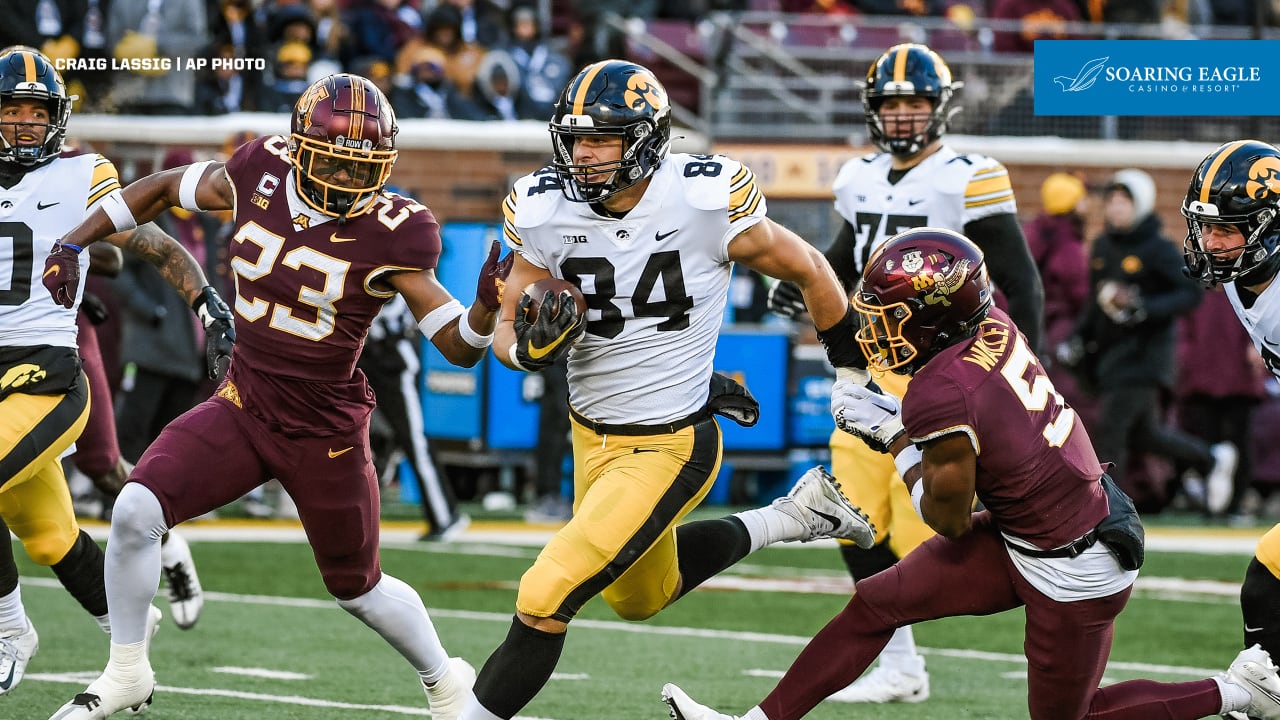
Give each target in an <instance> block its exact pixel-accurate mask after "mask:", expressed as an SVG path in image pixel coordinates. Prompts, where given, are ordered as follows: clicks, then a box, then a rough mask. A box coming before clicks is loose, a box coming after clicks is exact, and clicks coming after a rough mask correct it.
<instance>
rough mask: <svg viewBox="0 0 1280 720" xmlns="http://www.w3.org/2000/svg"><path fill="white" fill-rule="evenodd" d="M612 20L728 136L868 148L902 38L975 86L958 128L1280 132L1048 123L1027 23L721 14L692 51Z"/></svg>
mask: <svg viewBox="0 0 1280 720" xmlns="http://www.w3.org/2000/svg"><path fill="white" fill-rule="evenodd" d="M612 22H613V23H614V27H615V28H617V29H618V30H619V31H621V32H625V33H626V35H627V38H628V44H629V47H631V48H633V49H635V50H636V51H637V54H639V55H640V56H641V57H640V58H639V59H640V60H641V61H643V60H644V59H649V58H660V59H661V60H662V61H663V62H665V63H666V64H667V67H666V68H665V69H666V70H667V73H668V75H669V74H672V73H684V74H685V75H687V76H688V77H686V78H682V79H683V80H688V78H693V79H694V80H695V81H696V82H697V83H698V86H699V90H698V92H697V94H696V97H697V104H696V107H688V106H683V105H682V106H678V107H676V108H675V109H674V116H675V119H676V121H677V122H678V123H681V124H684V125H687V126H689V127H692V128H694V129H696V130H698V131H699V132H700V133H702V134H705V135H708V136H711V137H714V138H715V139H718V140H734V139H762V138H765V139H770V140H776V141H811V142H843V141H846V140H851V141H852V142H855V143H861V142H865V139H866V133H865V126H864V122H863V108H862V102H861V98H860V90H859V82H860V81H861V80H862V78H863V77H864V76H865V73H866V70H867V68H868V67H869V66H870V65H871V63H872V62H873V61H874V60H875V58H876V57H878V56H879V55H880V54H881V53H882V52H883V51H884V50H885V49H886V48H888V47H889V46H890V45H892V44H895V43H898V42H923V43H926V44H929V45H930V46H931V47H934V48H935V49H936V50H938V52H939V53H940V54H941V55H942V56H943V57H944V58H945V59H946V61H947V63H948V64H949V65H950V66H951V69H952V73H953V75H954V76H955V78H956V79H957V80H962V81H964V83H965V86H964V88H963V90H961V91H960V93H958V95H957V102H958V103H959V104H960V105H962V106H963V107H964V111H963V112H962V113H960V114H959V115H958V116H957V117H956V118H955V121H954V122H953V123H952V125H951V131H952V132H956V133H967V134H973V135H1011V136H1041V135H1049V136H1060V137H1067V138H1081V139H1105V140H1114V139H1122V140H1123V139H1146V140H1190V141H1201V142H1203V141H1210V140H1214V139H1219V138H1221V137H1224V136H1227V135H1232V136H1235V135H1251V136H1269V135H1275V134H1280V120H1273V119H1270V118H1240V119H1234V118H1204V117H1194V118H1193V117H1141V118H1133V117H1123V118H1115V117H1045V116H1036V115H1034V114H1033V112H1032V100H1033V98H1032V93H1031V88H1032V57H1031V55H1030V54H1024V53H998V52H996V51H995V47H996V45H997V41H998V39H999V38H998V36H999V34H1001V33H1012V34H1018V33H1020V32H1021V30H1022V23H1021V22H1019V21H1009V20H992V19H983V18H977V19H974V20H973V21H972V22H971V23H968V24H964V25H961V24H957V23H954V22H951V21H949V20H946V19H943V18H911V19H909V20H904V19H903V18H902V17H885V16H859V17H854V18H839V17H827V16H819V15H784V14H778V13H762V12H743V13H712V14H710V15H708V16H707V17H706V18H705V19H703V20H701V21H699V22H698V23H696V24H695V25H694V26H693V30H692V32H694V33H696V37H697V39H698V42H697V44H696V47H693V48H688V47H686V48H685V49H684V50H682V49H679V48H677V47H675V46H673V45H672V44H671V43H669V42H666V41H665V40H664V39H663V38H662V37H660V36H659V35H658V34H655V33H654V32H651V30H652V29H653V27H651V26H649V25H646V24H645V23H644V22H643V21H638V20H635V19H630V20H623V19H621V18H617V17H615V18H613V19H612ZM655 26H656V25H655ZM1056 30H1057V31H1058V32H1059V33H1060V36H1061V37H1070V38H1075V39H1122V38H1123V39H1160V38H1179V39H1181V38H1201V39H1233V40H1243V39H1259V38H1261V39H1275V38H1280V28H1270V27H1268V28H1251V27H1226V26H1202V27H1189V26H1177V25H1169V24H1164V25H1159V24H1153V25H1094V24H1089V23H1062V24H1060V25H1059V26H1057V28H1056ZM662 79H663V80H664V81H668V82H670V81H669V80H668V78H667V77H663V78H662Z"/></svg>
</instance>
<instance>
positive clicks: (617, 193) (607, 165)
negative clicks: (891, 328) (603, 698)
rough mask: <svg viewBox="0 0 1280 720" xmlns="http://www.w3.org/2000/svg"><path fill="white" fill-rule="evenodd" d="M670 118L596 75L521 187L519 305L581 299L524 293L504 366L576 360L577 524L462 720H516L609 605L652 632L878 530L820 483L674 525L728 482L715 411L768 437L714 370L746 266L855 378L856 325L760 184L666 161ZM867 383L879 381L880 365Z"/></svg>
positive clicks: (827, 272) (539, 574) (586, 77)
mask: <svg viewBox="0 0 1280 720" xmlns="http://www.w3.org/2000/svg"><path fill="white" fill-rule="evenodd" d="M670 123H671V119H670V105H669V103H668V101H667V95H666V90H665V89H664V88H663V87H662V85H661V84H660V83H659V82H658V80H657V79H656V78H655V77H654V76H653V74H652V73H651V72H650V71H649V70H647V69H645V68H644V67H641V66H639V65H635V64H633V63H630V62H624V61H621V60H605V61H602V62H599V63H595V64H593V65H590V66H588V67H587V68H585V69H584V70H582V71H581V72H580V73H578V75H577V76H576V77H574V78H573V79H572V80H571V81H570V82H569V84H568V85H567V86H566V87H565V89H564V91H563V92H562V93H561V96H560V99H559V101H558V102H557V104H556V109H555V114H554V116H553V118H552V121H551V136H552V150H553V163H552V165H551V166H550V167H547V168H544V169H542V170H539V171H538V172H536V173H533V174H532V175H529V176H526V177H524V178H521V179H520V180H518V181H516V183H515V188H514V189H513V190H512V192H511V194H510V195H509V196H508V197H507V199H506V201H505V203H504V205H503V211H504V214H505V217H506V223H505V225H504V232H505V235H506V240H507V243H508V244H509V245H510V246H511V248H512V249H513V251H514V252H515V253H516V257H515V263H514V265H513V268H512V271H511V276H510V277H509V278H508V281H507V284H508V287H512V288H525V287H527V286H528V284H530V283H533V282H535V281H538V280H540V279H546V278H549V277H554V278H560V279H563V280H567V281H569V282H570V283H572V284H573V285H575V286H577V287H578V288H579V289H580V290H581V292H582V294H583V295H584V296H585V299H586V307H587V310H586V312H585V313H579V311H578V308H577V305H576V304H575V302H574V299H573V297H572V294H571V292H570V291H569V290H567V289H566V290H563V291H561V292H560V294H559V296H558V297H557V296H556V295H555V294H554V293H551V292H546V293H544V294H543V297H541V298H537V300H540V301H541V303H542V304H541V305H540V306H539V308H538V312H537V317H536V319H535V320H534V321H533V322H529V321H528V320H527V319H526V310H528V309H529V307H530V303H531V302H532V301H533V300H534V298H531V297H530V296H529V295H528V294H525V293H515V292H509V293H507V294H506V296H505V297H504V299H503V309H502V315H501V318H500V320H499V322H498V327H497V329H496V331H495V336H494V348H495V350H494V352H495V353H496V354H497V356H498V357H499V359H501V360H502V362H504V363H505V364H507V365H508V366H509V367H512V368H514V369H517V370H526V371H532V370H538V369H541V368H544V367H546V366H548V365H550V364H551V363H553V362H555V361H556V360H557V359H558V358H560V357H561V356H566V355H567V358H568V375H569V406H570V407H569V413H570V418H571V421H572V428H573V431H572V432H573V457H574V503H573V505H574V513H573V517H572V519H570V520H569V522H568V523H567V524H566V525H565V526H564V527H562V528H561V529H560V530H559V531H558V532H557V533H556V535H555V536H554V537H553V538H552V539H551V540H550V541H549V542H548V543H547V545H546V547H545V548H543V550H542V552H541V553H540V554H539V556H538V559H537V560H536V561H535V562H534V564H533V566H532V567H531V568H529V570H528V571H527V572H526V573H525V574H524V577H523V578H521V581H520V589H519V593H518V596H517V598H516V615H515V618H514V621H513V622H512V625H511V629H510V631H509V633H508V635H507V637H506V639H505V640H504V641H503V643H502V644H501V645H500V646H499V647H498V648H497V649H496V650H495V651H494V652H493V654H492V655H491V656H490V657H489V659H488V661H487V662H486V663H485V665H484V668H483V669H482V670H481V672H480V675H479V677H478V678H477V680H476V683H475V690H474V697H472V698H471V699H470V700H469V702H468V703H467V706H466V709H465V710H464V711H463V714H462V718H463V720H494V719H495V718H504V719H505V718H511V717H514V716H515V714H516V713H517V712H518V711H520V709H521V708H523V707H524V706H525V705H526V704H527V703H528V702H529V701H531V700H532V699H533V698H534V696H535V695H536V694H537V693H538V691H539V690H540V689H541V688H542V686H543V685H544V684H545V683H546V681H547V679H548V678H550V677H551V673H552V671H553V670H554V669H555V667H556V663H557V661H558V659H559V657H560V651H561V649H562V648H563V647H564V637H565V632H566V630H567V628H568V624H569V622H570V621H571V620H572V619H573V617H574V616H575V615H576V614H577V612H578V610H579V609H580V608H581V607H582V606H583V604H585V603H586V602H587V601H588V600H590V599H591V598H592V597H594V596H596V595H603V596H604V599H605V601H606V602H608V603H609V605H610V607H612V608H613V610H614V611H615V612H616V613H618V615H619V616H620V617H623V618H625V619H628V620H643V619H646V618H649V617H651V616H653V615H654V614H655V613H657V612H658V611H660V610H662V609H663V608H664V607H666V606H667V605H669V604H670V603H672V602H674V601H675V600H677V599H678V598H680V597H682V596H683V595H684V594H685V593H688V592H689V591H690V590H692V589H693V588H694V587H696V586H697V585H699V584H700V583H702V582H703V581H705V580H706V579H707V578H709V577H711V576H712V575H714V574H716V573H718V572H720V571H721V570H723V569H724V568H726V567H728V566H730V565H732V564H733V563H735V562H737V561H738V560H740V559H742V558H743V557H745V556H746V555H747V554H748V553H750V552H752V551H754V550H757V549H759V548H761V547H764V546H765V545H767V544H770V543H774V542H779V541H784V540H801V541H804V540H812V539H815V538H818V537H840V538H845V539H848V540H850V541H853V542H856V543H861V544H864V545H865V544H867V543H869V542H870V540H871V537H872V535H873V534H874V531H873V529H872V528H871V527H869V526H868V525H867V524H866V522H865V520H864V518H863V516H862V514H861V513H860V512H859V511H858V510H857V509H856V508H855V507H853V506H852V505H850V504H849V502H848V501H847V500H845V499H844V498H843V496H842V495H841V494H840V491H839V488H838V486H837V485H836V484H835V482H834V481H833V480H832V479H831V477H830V476H829V475H828V474H827V473H826V472H825V470H823V469H822V468H814V469H813V470H810V471H809V472H808V473H806V474H805V475H804V476H803V477H802V478H801V479H800V481H799V482H797V483H796V486H795V487H794V488H793V489H792V491H791V492H790V493H789V494H788V495H787V496H786V497H784V498H780V499H779V500H776V501H775V502H774V503H773V504H772V505H770V506H768V507H764V508H760V509H756V510H750V511H747V512H744V513H738V514H736V515H732V516H728V517H725V518H720V519H717V520H705V521H698V522H691V523H687V524H684V525H682V526H680V527H679V528H676V525H677V524H678V523H679V522H680V521H681V519H682V518H684V517H685V515H687V514H688V513H689V511H691V510H692V509H693V508H694V507H696V506H697V505H698V503H700V502H701V501H702V499H703V498H704V497H705V496H706V494H707V492H708V491H709V490H710V489H711V486H712V484H713V483H714V481H715V477H716V473H717V471H718V470H719V467H720V457H721V435H720V427H719V425H718V424H717V423H716V420H715V419H714V418H713V417H712V413H720V414H722V415H725V416H727V417H731V418H733V419H735V420H736V421H738V422H740V423H742V424H752V423H754V421H755V418H756V416H757V415H758V405H756V403H755V401H754V399H752V398H751V397H750V395H749V394H748V393H746V392H745V390H744V389H743V388H742V386H740V385H738V384H737V383H736V382H734V381H732V380H730V379H729V378H727V377H725V376H723V375H716V374H714V373H713V372H712V360H713V356H714V353H715V345H716V339H717V337H718V335H719V331H720V325H721V321H722V318H723V313H724V308H725V303H726V302H727V297H728V289H729V277H730V273H731V271H732V267H733V264H734V263H735V262H740V263H742V264H744V265H746V266H748V267H751V268H754V269H756V270H759V271H760V272H763V273H767V274H769V275H772V276H774V277H782V278H786V279H787V280H791V281H793V282H795V283H797V284H798V285H799V287H800V288H801V289H802V291H803V293H804V297H805V299H806V301H807V302H808V303H809V307H810V308H812V310H813V313H812V314H813V317H814V321H815V323H816V324H817V326H818V327H819V328H821V330H822V331H821V332H820V333H819V336H820V337H821V338H822V339H823V340H824V342H825V343H826V344H827V349H828V354H829V355H830V356H831V358H832V362H833V363H834V364H835V365H836V366H837V367H846V366H848V365H850V364H853V363H856V360H857V358H856V354H858V352H859V351H858V349H857V346H856V344H855V345H850V344H849V342H848V340H849V339H850V338H846V337H845V333H851V332H852V322H853V318H854V315H853V314H852V313H851V312H850V310H851V308H850V304H849V300H848V298H847V297H846V296H845V294H844V293H843V292H842V290H841V288H840V285H839V283H838V281H837V279H836V276H835V274H834V273H833V272H832V271H831V268H830V267H828V265H827V263H826V261H825V260H824V259H823V258H822V255H821V254H820V253H819V252H818V251H817V250H815V249H813V248H812V247H811V246H810V245H809V244H808V243H806V242H805V241H804V240H802V239H801V238H800V237H798V236H796V235H795V234H793V233H791V232H790V231H788V230H786V229H784V228H783V227H781V226H780V225H777V224H775V223H773V222H772V221H771V220H769V219H768V218H767V217H766V216H765V199H764V197H763V196H762V195H761V194H760V191H759V189H758V188H757V187H756V183H755V176H754V175H752V173H751V171H750V170H749V169H747V168H746V167H745V166H743V165H742V164H740V163H738V162H737V161H734V160H731V159H729V158H727V157H722V156H718V155H717V156H710V155H686V154H668V149H669V146H670V142H671V139H670V132H671V125H670ZM863 365H865V363H863Z"/></svg>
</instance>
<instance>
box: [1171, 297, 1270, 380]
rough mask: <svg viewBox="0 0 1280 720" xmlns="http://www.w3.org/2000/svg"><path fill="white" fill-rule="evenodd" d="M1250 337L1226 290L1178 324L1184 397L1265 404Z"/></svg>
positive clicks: (1179, 369)
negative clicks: (1250, 400) (1246, 399)
mask: <svg viewBox="0 0 1280 720" xmlns="http://www.w3.org/2000/svg"><path fill="white" fill-rule="evenodd" d="M1257 352H1258V351H1257V350H1255V349H1254V347H1253V342H1252V341H1251V340H1250V339H1249V333H1248V332H1247V331H1246V330H1245V329H1244V325H1242V324H1240V320H1239V318H1237V317H1236V313H1235V310H1233V309H1232V307H1231V301H1230V300H1228V299H1227V294H1226V293H1225V292H1223V290H1222V288H1221V287H1216V288H1214V289H1213V290H1210V291H1208V292H1206V293H1205V294H1204V302H1202V303H1200V305H1199V306H1198V307H1197V308H1196V309H1195V311H1194V312H1192V313H1191V314H1189V315H1184V316H1182V318H1181V319H1179V320H1178V384H1177V387H1176V390H1177V392H1178V394H1179V395H1181V396H1183V397H1186V396H1188V395H1207V396H1209V397H1231V396H1244V397H1251V398H1262V397H1263V394H1264V390H1263V380H1264V375H1263V372H1264V371H1263V370H1262V369H1261V368H1260V366H1259V363H1258V362H1256V358H1254V357H1253V356H1254V355H1255V354H1256V353H1257Z"/></svg>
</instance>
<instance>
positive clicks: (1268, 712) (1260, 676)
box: [1227, 645, 1280, 720]
mask: <svg viewBox="0 0 1280 720" xmlns="http://www.w3.org/2000/svg"><path fill="white" fill-rule="evenodd" d="M1227 682H1229V683H1232V684H1234V685H1239V686H1240V687H1242V688H1244V689H1246V690H1248V691H1249V695H1250V698H1251V700H1250V702H1249V707H1247V708H1244V713H1245V714H1246V715H1247V716H1249V717H1251V718H1259V720H1277V718H1280V675H1278V674H1277V670H1276V665H1275V663H1273V662H1271V656H1270V655H1268V654H1267V651H1266V650H1263V649H1262V646H1261V645H1254V646H1253V647H1250V648H1245V649H1244V650H1241V651H1240V654H1239V655H1237V656H1236V659H1235V660H1234V661H1233V662H1232V663H1231V667H1230V668H1228V669H1227Z"/></svg>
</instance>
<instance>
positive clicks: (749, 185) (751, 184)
mask: <svg viewBox="0 0 1280 720" xmlns="http://www.w3.org/2000/svg"><path fill="white" fill-rule="evenodd" d="M759 195H760V190H759V189H758V188H757V187H756V176H755V173H753V172H751V170H750V169H749V168H747V166H746V165H743V166H741V169H740V170H738V172H737V173H735V174H734V176H733V180H732V181H731V182H730V184H729V216H730V217H731V218H732V217H733V215H734V214H735V213H739V212H741V211H742V208H743V207H744V206H746V205H748V204H750V205H752V206H753V207H754V206H755V205H756V204H757V203H756V202H754V198H757V197H758V196H759Z"/></svg>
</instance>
